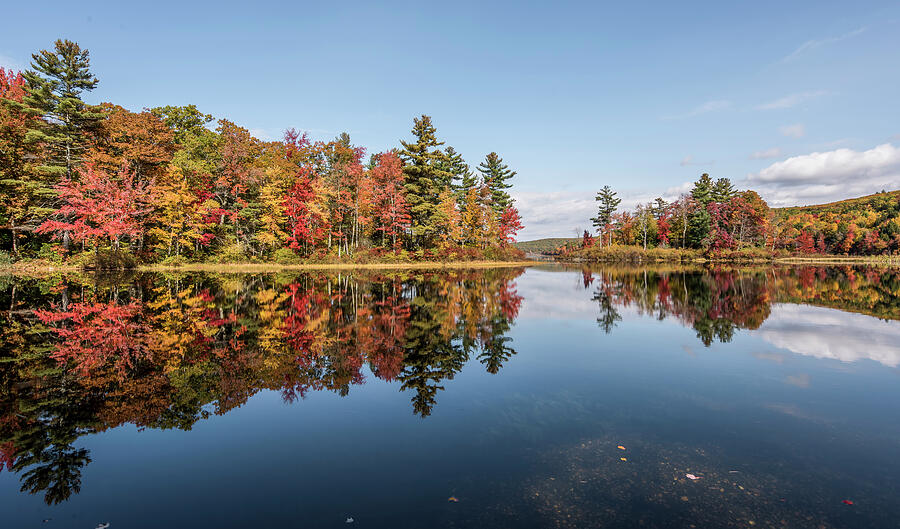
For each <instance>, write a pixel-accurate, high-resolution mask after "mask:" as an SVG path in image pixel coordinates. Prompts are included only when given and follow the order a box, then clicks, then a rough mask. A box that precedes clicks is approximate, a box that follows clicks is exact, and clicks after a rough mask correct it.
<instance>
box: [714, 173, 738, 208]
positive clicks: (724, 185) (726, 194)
mask: <svg viewBox="0 0 900 529" xmlns="http://www.w3.org/2000/svg"><path fill="white" fill-rule="evenodd" d="M736 194H737V190H736V189H735V188H734V185H732V183H731V180H729V179H727V178H719V179H718V180H716V183H715V184H714V185H713V187H712V198H713V202H728V200H729V199H731V197H733V196H735V195H736Z"/></svg>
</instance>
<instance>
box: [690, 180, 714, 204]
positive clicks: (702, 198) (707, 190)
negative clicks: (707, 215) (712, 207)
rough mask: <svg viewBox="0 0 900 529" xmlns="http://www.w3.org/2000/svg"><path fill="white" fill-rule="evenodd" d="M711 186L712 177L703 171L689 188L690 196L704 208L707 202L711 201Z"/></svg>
mask: <svg viewBox="0 0 900 529" xmlns="http://www.w3.org/2000/svg"><path fill="white" fill-rule="evenodd" d="M713 186H714V184H713V181H712V178H710V177H709V175H708V174H706V173H703V174H702V175H700V179H699V180H697V181H696V182H694V187H693V189H691V196H692V197H693V198H694V200H695V201H697V203H698V204H700V205H701V206H703V208H704V209H705V208H706V205H707V204H709V203H710V202H712V201H713Z"/></svg>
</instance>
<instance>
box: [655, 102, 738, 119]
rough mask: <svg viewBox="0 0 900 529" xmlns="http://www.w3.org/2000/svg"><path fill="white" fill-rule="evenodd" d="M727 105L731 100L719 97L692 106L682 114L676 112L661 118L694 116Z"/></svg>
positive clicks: (714, 110) (720, 108)
mask: <svg viewBox="0 0 900 529" xmlns="http://www.w3.org/2000/svg"><path fill="white" fill-rule="evenodd" d="M729 107H731V101H725V100H721V99H719V100H714V101H707V102H706V103H703V104H702V105H700V106H698V107H694V108H693V109H691V110H690V111H688V112H686V113H684V114H676V115H673V116H663V118H662V119H686V118H692V117H694V116H699V115H701V114H707V113H709V112H716V111H718V110H725V109H726V108H729Z"/></svg>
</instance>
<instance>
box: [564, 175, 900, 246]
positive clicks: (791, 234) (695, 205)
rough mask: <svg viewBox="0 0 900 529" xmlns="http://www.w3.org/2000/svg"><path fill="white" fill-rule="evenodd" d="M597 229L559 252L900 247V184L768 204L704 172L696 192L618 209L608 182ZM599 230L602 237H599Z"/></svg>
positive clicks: (600, 197) (595, 221) (601, 196)
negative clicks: (814, 201) (810, 202)
mask: <svg viewBox="0 0 900 529" xmlns="http://www.w3.org/2000/svg"><path fill="white" fill-rule="evenodd" d="M596 200H597V202H598V203H599V206H598V212H597V216H596V217H594V218H592V219H591V221H592V222H593V225H594V227H595V229H596V231H595V233H591V232H588V231H587V230H585V231H584V234H583V236H582V240H581V241H580V242H579V243H578V244H571V243H568V244H567V245H566V246H564V247H561V248H557V250H556V252H555V253H566V252H567V251H572V250H576V249H581V248H590V247H593V246H594V245H597V246H601V247H608V246H611V245H633V246H640V247H642V248H644V249H648V248H678V249H693V250H699V251H702V252H705V253H706V254H707V255H716V254H721V253H723V252H729V251H733V250H740V249H745V248H757V249H765V250H771V251H778V250H787V251H790V252H793V253H801V254H816V253H819V254H845V255H882V254H898V253H900V191H894V192H890V193H889V192H885V191H882V192H881V193H877V194H874V195H870V196H867V197H862V198H857V199H851V200H844V201H841V202H835V203H832V204H823V205H817V206H806V207H792V208H780V209H773V208H769V206H768V204H766V202H765V201H764V200H763V199H762V198H761V197H760V196H759V194H758V193H756V192H755V191H753V190H746V191H738V190H736V189H735V188H734V185H733V184H732V182H731V181H730V180H729V179H728V178H719V179H718V180H715V181H713V179H712V178H710V176H709V175H708V174H703V175H702V176H701V177H700V178H699V179H698V180H697V181H696V182H695V183H694V185H693V188H692V189H691V191H690V193H686V194H684V195H682V196H680V197H679V198H678V199H677V200H675V201H672V202H668V201H666V200H663V199H662V198H657V199H655V200H654V201H652V202H648V203H646V204H639V205H638V206H637V207H636V208H635V209H634V210H630V211H628V210H626V211H619V210H618V206H619V204H620V203H621V199H619V198H618V196H617V193H616V192H615V191H613V190H612V189H611V188H610V187H609V186H605V187H604V188H603V189H602V190H601V191H600V192H599V193H597V196H596ZM595 234H596V238H595Z"/></svg>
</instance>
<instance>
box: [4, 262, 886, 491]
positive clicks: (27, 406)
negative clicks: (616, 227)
mask: <svg viewBox="0 0 900 529" xmlns="http://www.w3.org/2000/svg"><path fill="white" fill-rule="evenodd" d="M574 271H575V272H577V273H579V277H578V282H577V288H578V289H581V290H587V291H588V292H589V293H590V294H591V296H590V299H591V303H592V307H593V308H592V309H591V312H590V313H591V314H592V315H593V317H595V318H596V323H597V325H598V327H599V328H600V329H601V330H602V332H603V333H604V334H610V335H611V334H615V333H616V332H617V329H618V328H619V326H620V325H622V322H623V316H624V315H626V314H628V315H636V316H638V317H641V318H652V319H655V320H669V321H676V322H678V323H680V324H681V325H684V326H687V327H690V328H692V329H693V330H694V331H695V332H696V336H697V338H698V340H699V341H700V342H701V343H703V344H704V345H705V346H710V345H711V344H713V343H715V342H720V343H726V342H730V341H731V340H732V339H733V337H734V336H735V334H736V333H737V332H738V331H739V330H746V331H752V332H753V333H756V334H758V335H759V336H760V337H761V338H763V339H764V340H766V341H768V342H769V343H771V344H772V345H774V346H776V347H778V348H781V349H785V350H788V351H792V352H795V353H799V354H802V355H806V356H813V357H816V358H833V359H838V360H841V361H854V360H858V359H862V358H869V359H872V360H875V361H877V362H880V363H882V364H884V365H886V366H891V367H896V366H897V365H898V364H900V350H898V348H897V346H896V344H897V343H900V328H898V326H897V325H896V323H895V322H894V321H890V320H896V319H900V275H898V272H897V271H895V270H878V269H872V268H854V267H838V268H820V267H799V268H774V269H773V268H755V269H733V268H712V269H703V268H667V267H656V268H652V269H628V268H615V267H579V268H576V269H574ZM523 272H524V270H523V269H517V268H511V269H490V270H469V271H452V272H441V273H437V272H423V273H412V274H410V273H392V274H376V273H365V274H351V275H346V274H316V273H308V274H301V275H219V276H214V275H202V274H176V275H142V276H136V277H127V278H88V277H80V276H72V277H57V278H50V279H25V278H17V279H10V278H7V279H5V280H4V281H5V283H4V284H2V285H0V306H2V307H3V308H4V310H3V314H2V318H3V322H2V323H3V325H2V329H0V467H2V469H5V470H6V471H9V472H15V473H18V474H19V478H20V480H21V484H22V485H21V487H22V490H23V491H26V492H30V493H35V494H42V495H43V497H44V499H45V501H46V502H47V503H49V504H54V503H58V502H62V501H64V500H66V499H68V498H69V497H70V496H71V495H73V494H76V493H78V492H79V491H80V489H81V480H82V469H83V468H84V467H85V465H87V464H88V463H90V461H91V457H90V453H89V452H88V450H86V449H84V448H78V447H77V446H76V445H77V442H76V441H77V440H78V439H79V438H80V437H82V436H84V435H86V434H92V433H97V432H102V431H105V430H109V429H112V428H116V427H118V426H120V425H123V424H134V425H136V426H138V427H140V428H153V429H173V428H174V429H181V430H190V429H191V428H192V426H194V425H195V423H196V422H197V421H198V420H201V419H205V418H207V417H210V416H211V415H221V414H225V413H227V412H228V411H230V410H232V409H234V408H236V407H239V406H241V405H243V404H244V403H246V402H247V401H248V399H249V398H250V397H251V396H253V395H254V394H256V393H258V392H260V391H262V390H272V391H277V392H280V394H281V397H282V399H283V400H284V401H285V402H288V403H291V402H294V401H297V400H298V399H301V398H303V397H304V396H306V395H308V394H310V393H311V392H319V391H328V392H334V393H336V394H338V395H341V396H345V395H348V394H349V393H350V392H351V391H352V389H353V388H354V386H359V385H361V384H364V383H365V382H366V380H367V378H375V379H378V380H382V381H385V382H391V383H393V384H395V385H396V386H397V387H398V388H399V390H400V391H403V392H404V393H405V394H408V395H409V398H410V400H411V408H412V411H413V413H414V414H415V415H417V416H420V417H423V418H425V417H427V416H429V415H430V414H431V413H432V410H434V409H435V407H436V406H437V405H438V399H439V396H440V392H441V391H442V390H444V387H445V384H446V381H448V380H452V379H453V378H454V377H455V376H456V375H457V374H458V373H460V372H461V371H462V370H463V368H464V366H466V365H470V366H471V365H473V364H474V365H480V366H481V369H483V370H484V371H486V372H488V373H492V374H497V373H500V372H501V370H502V368H503V367H504V365H507V364H508V363H509V362H510V361H511V359H512V358H513V357H514V356H515V355H516V350H515V348H514V343H513V342H512V339H511V337H510V336H509V334H510V331H511V329H512V327H513V326H514V323H515V320H516V318H517V316H518V314H519V312H520V309H521V308H522V306H523V303H529V304H530V306H531V310H532V311H533V312H534V311H537V312H538V313H539V312H540V310H545V311H546V313H547V314H548V315H549V314H553V315H559V314H562V313H564V312H565V311H566V308H565V304H566V303H565V299H566V298H567V296H571V293H570V292H559V291H553V292H549V291H548V292H542V293H541V294H540V295H536V296H535V297H533V298H529V299H527V300H526V299H524V298H523V295H521V294H520V293H519V290H518V288H517V283H516V281H517V278H519V276H520V275H521V274H522V273H523ZM542 304H544V305H542ZM833 309H839V310H841V311H843V312H836V311H835V310H833ZM847 312H852V313H854V314H847ZM570 316H571V317H572V318H584V317H585V312H584V311H582V310H574V309H573V310H571V313H570ZM873 317H874V318H873ZM848 326H849V327H852V328H853V329H855V331H854V332H853V333H848V332H847V329H848ZM759 354H760V355H768V358H769V359H772V360H774V361H780V360H779V359H780V357H779V356H778V354H777V353H759ZM468 369H471V367H469V368H468ZM804 377H805V378H804ZM786 383H788V384H791V385H793V386H795V387H805V386H809V384H810V381H809V377H808V376H807V375H805V374H803V373H799V374H796V375H791V377H789V378H788V380H787V381H786ZM566 406H567V407H568V406H570V405H568V404H567V405H566ZM610 442H612V440H610ZM634 442H635V443H637V442H638V441H637V440H635V441H634ZM573 479H575V478H573ZM581 479H582V478H581V477H579V478H578V480H579V481H580V480H581ZM679 501H680V500H679Z"/></svg>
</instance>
